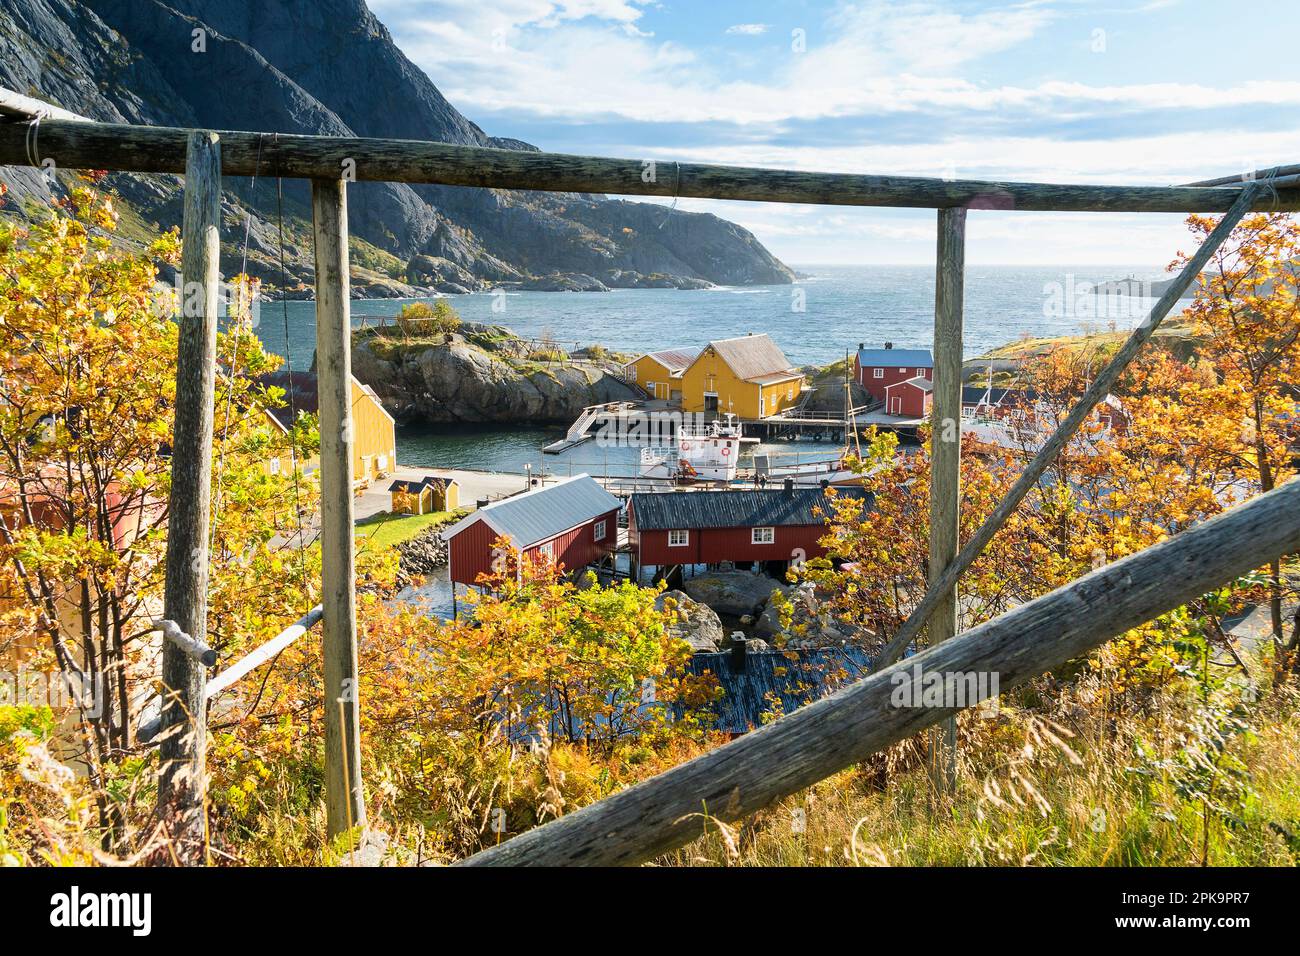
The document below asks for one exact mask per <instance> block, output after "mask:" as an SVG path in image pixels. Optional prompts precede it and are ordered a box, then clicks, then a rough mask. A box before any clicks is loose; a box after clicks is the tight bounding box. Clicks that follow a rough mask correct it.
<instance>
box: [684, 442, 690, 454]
mask: <svg viewBox="0 0 1300 956" xmlns="http://www.w3.org/2000/svg"><path fill="white" fill-rule="evenodd" d="M690 450H691V443H690V442H688V441H684V442H682V451H683V452H687V451H690Z"/></svg>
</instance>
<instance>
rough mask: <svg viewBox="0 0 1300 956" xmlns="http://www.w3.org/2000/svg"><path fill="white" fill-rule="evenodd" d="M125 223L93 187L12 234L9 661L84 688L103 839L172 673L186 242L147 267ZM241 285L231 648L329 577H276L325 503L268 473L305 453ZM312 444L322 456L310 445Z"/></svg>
mask: <svg viewBox="0 0 1300 956" xmlns="http://www.w3.org/2000/svg"><path fill="white" fill-rule="evenodd" d="M116 222H117V216H116V212H115V210H114V208H113V205H112V201H111V199H110V198H108V197H106V196H103V195H100V194H98V193H96V192H95V191H94V190H93V189H90V188H86V187H84V186H82V187H78V188H74V189H73V190H71V191H70V193H69V197H68V199H67V200H66V201H65V202H64V204H63V205H62V206H61V207H60V208H58V209H56V210H54V211H53V212H52V214H51V215H49V216H47V217H45V218H43V219H40V220H39V221H37V222H35V223H33V224H32V225H30V226H28V227H24V226H19V225H15V224H12V223H8V222H4V223H0V354H3V356H4V358H3V363H4V364H3V368H0V574H3V575H4V576H5V590H6V591H7V592H8V593H9V595H10V601H9V602H8V609H7V613H6V614H5V615H4V617H3V619H2V621H0V623H2V625H3V631H0V652H4V651H5V650H6V645H8V653H9V654H11V655H14V656H18V655H23V656H30V657H31V658H32V659H31V660H30V665H31V666H33V667H38V668H41V667H49V668H53V669H54V670H56V671H57V672H59V673H61V674H63V675H70V676H71V678H72V680H73V681H74V683H75V684H76V685H77V686H78V687H79V688H81V689H82V690H83V691H84V692H85V693H84V696H81V697H80V698H79V699H78V701H77V703H78V705H79V708H80V709H79V713H78V715H77V723H79V725H80V726H81V728H82V729H83V731H84V733H83V734H82V735H81V736H82V741H81V746H80V748H79V749H78V751H77V752H76V753H75V754H71V755H69V756H73V757H75V759H76V760H77V761H78V762H79V763H80V764H82V765H83V766H84V767H85V769H86V772H87V773H88V774H89V776H90V778H91V780H92V782H93V783H94V784H95V786H96V792H97V793H98V795H99V797H98V799H99V800H100V815H101V819H102V823H103V825H104V828H105V832H106V833H115V834H116V833H118V831H119V827H118V823H119V822H120V821H119V813H118V810H117V808H116V807H115V806H114V805H113V801H112V800H111V799H110V798H109V797H108V796H107V791H106V789H105V787H104V784H105V783H106V781H107V777H108V776H109V775H111V774H112V773H113V767H114V766H115V765H116V764H118V763H120V762H121V761H122V760H123V759H124V758H126V757H128V756H129V755H131V754H132V753H133V752H134V749H135V745H134V743H133V739H132V734H133V728H134V724H135V720H136V718H137V716H138V714H139V712H140V709H141V707H142V705H143V704H144V702H145V701H146V699H147V698H148V696H149V695H150V691H151V688H152V685H153V682H154V680H155V678H156V676H157V675H156V662H155V660H154V656H153V654H154V651H153V650H152V648H154V647H156V643H155V642H156V634H155V633H154V632H153V625H152V619H153V618H154V617H155V616H157V615H158V614H159V613H160V609H161V592H162V583H163V578H164V575H165V571H166V569H165V568H164V567H163V562H162V559H163V556H164V555H165V550H166V529H167V517H168V514H169V511H170V508H171V507H173V506H174V503H173V502H171V501H170V500H169V493H170V487H169V486H170V445H169V443H170V441H171V436H172V419H173V409H174V406H175V400H176V398H175V362H176V349H177V330H176V326H175V324H174V322H173V321H172V315H173V313H174V309H175V296H174V295H173V294H172V291H171V290H169V289H167V288H166V287H162V286H159V285H158V284H157V273H158V265H159V264H167V265H170V266H173V267H174V266H175V265H176V264H177V262H178V259H179V243H178V239H177V236H176V234H175V232H174V231H173V232H169V233H166V234H164V235H162V236H161V237H159V238H158V239H157V240H156V241H154V242H153V243H151V244H150V245H149V246H148V247H147V248H145V249H143V250H140V251H134V250H131V249H128V248H124V247H123V246H121V245H119V244H115V242H114V233H115V229H116ZM236 289H237V290H242V292H238V293H237V294H236V295H235V296H234V297H233V301H234V303H235V313H236V314H235V316H234V317H233V318H232V320H231V321H230V322H229V323H228V328H227V330H226V331H224V332H223V333H222V334H221V336H220V342H219V362H220V367H219V369H218V374H217V381H218V388H217V402H216V409H215V420H216V442H215V455H216V461H215V462H214V467H213V474H214V476H215V477H214V486H215V487H214V490H213V497H212V500H213V511H214V521H213V530H212V533H213V540H214V547H213V568H212V575H211V578H212V590H213V598H212V608H213V612H212V613H213V623H212V625H211V630H210V633H211V634H213V635H214V637H215V640H216V642H217V643H218V646H224V645H227V644H230V645H233V646H237V645H238V644H239V642H240V641H241V639H242V638H243V636H244V635H246V634H248V633H250V632H252V631H255V630H256V627H257V625H258V624H259V623H260V622H264V621H265V622H266V623H267V625H268V626H269V624H270V622H271V621H274V620H275V619H276V614H277V613H278V614H279V616H280V618H281V619H282V617H283V615H284V613H285V605H286V603H287V602H294V601H296V602H298V603H301V599H300V596H301V594H302V593H304V592H305V590H306V588H307V586H308V581H309V580H310V578H311V575H312V570H311V568H310V567H309V564H308V562H305V561H298V562H293V563H289V562H285V563H283V564H282V565H278V564H277V562H278V561H280V559H279V558H278V557H277V556H276V555H275V554H274V553H273V552H275V551H278V548H277V547H276V546H275V544H274V542H275V541H276V540H277V538H279V537H280V536H281V534H282V532H287V531H288V530H289V529H291V528H292V527H293V526H294V525H295V524H296V521H297V518H298V513H299V512H298V509H299V507H300V506H301V507H305V508H310V507H311V502H312V498H311V489H310V487H306V488H304V487H303V476H300V475H295V476H290V475H274V474H272V473H271V469H269V468H268V467H267V461H268V460H269V458H270V457H272V456H278V455H281V454H288V453H289V449H288V448H287V447H286V446H287V445H288V444H289V439H288V438H286V436H285V435H284V433H283V431H282V430H281V429H279V428H278V427H277V426H275V425H274V424H273V423H272V422H271V421H270V419H269V417H268V415H267V409H269V408H271V407H274V406H275V405H276V404H277V403H278V401H279V398H278V396H276V395H274V394H272V393H269V392H267V391H266V390H264V389H261V388H260V387H258V386H256V385H255V384H254V382H253V379H254V377H255V376H256V375H257V374H259V373H260V372H262V371H268V370H270V369H272V368H273V367H274V366H275V365H276V364H278V361H279V360H278V359H276V358H274V357H272V356H268V355H267V354H266V353H265V352H264V351H263V350H262V347H261V345H260V343H259V342H258V341H257V339H256V337H255V336H254V335H253V332H252V329H251V327H250V324H249V321H248V314H247V309H246V306H247V304H248V302H249V301H250V299H251V296H252V295H253V294H254V291H255V290H253V289H252V287H251V286H249V285H248V284H247V283H243V282H240V283H236ZM241 303H242V305H241ZM301 425H302V427H303V428H304V429H307V430H309V429H310V428H312V427H313V426H312V423H311V422H308V421H304V422H303V423H301ZM297 438H298V440H300V441H301V442H302V444H303V445H304V446H305V447H307V448H310V445H311V442H312V441H313V438H312V437H311V436H310V435H309V434H301V433H300V434H298V435H297ZM295 483H297V485H298V487H297V490H298V492H300V493H299V494H295ZM304 496H305V497H304ZM180 506H182V507H183V506H184V503H180ZM74 713H77V711H74Z"/></svg>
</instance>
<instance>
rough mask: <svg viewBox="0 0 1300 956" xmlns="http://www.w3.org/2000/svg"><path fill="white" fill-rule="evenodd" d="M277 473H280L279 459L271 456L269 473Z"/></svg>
mask: <svg viewBox="0 0 1300 956" xmlns="http://www.w3.org/2000/svg"><path fill="white" fill-rule="evenodd" d="M279 473H280V459H279V458H272V459H271V474H273V475H278V474H279Z"/></svg>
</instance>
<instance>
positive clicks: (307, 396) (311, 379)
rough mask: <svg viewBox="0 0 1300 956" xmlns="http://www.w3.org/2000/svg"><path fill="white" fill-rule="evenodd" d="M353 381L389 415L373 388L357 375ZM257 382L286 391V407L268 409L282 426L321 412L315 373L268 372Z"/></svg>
mask: <svg viewBox="0 0 1300 956" xmlns="http://www.w3.org/2000/svg"><path fill="white" fill-rule="evenodd" d="M290 378H292V379H293V387H292V388H290V387H289V384H290V381H289V380H290ZM351 379H352V384H353V385H355V386H356V387H357V388H359V389H360V390H361V392H362V394H363V395H366V396H368V397H370V398H371V399H373V400H374V403H375V404H376V405H378V406H379V409H380V411H382V412H383V413H384V414H385V415H388V409H386V408H384V403H383V401H382V400H381V399H380V397H379V395H378V394H376V393H375V390H374V389H373V388H371V387H370V386H369V385H366V384H365V383H364V382H362V381H360V380H359V379H358V378H357V377H356V376H355V375H353V376H351ZM255 381H256V382H257V384H259V385H263V386H275V387H276V388H282V389H284V401H285V405H284V407H283V408H272V409H268V411H270V413H271V414H272V415H274V416H275V417H276V418H277V419H279V421H280V424H282V425H285V426H289V425H292V424H293V419H294V417H295V414H296V413H297V412H311V413H312V414H313V415H315V414H316V413H317V412H318V411H320V383H319V382H318V380H317V378H316V373H315V372H300V371H295V372H292V373H290V372H289V371H287V370H284V369H281V370H280V371H278V372H266V373H264V374H262V375H259V376H257V378H256V380H255ZM388 417H389V418H392V417H393V416H392V415H388Z"/></svg>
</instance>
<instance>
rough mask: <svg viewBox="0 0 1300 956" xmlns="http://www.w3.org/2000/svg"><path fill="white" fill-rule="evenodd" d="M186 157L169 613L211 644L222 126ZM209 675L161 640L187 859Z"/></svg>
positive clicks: (167, 732) (200, 778) (192, 851)
mask: <svg viewBox="0 0 1300 956" xmlns="http://www.w3.org/2000/svg"><path fill="white" fill-rule="evenodd" d="M187 154H188V159H187V161H186V170H185V204H184V211H183V213H182V225H181V239H182V243H183V245H182V252H181V273H182V276H183V285H182V289H181V291H182V295H181V297H180V316H179V325H180V334H179V348H178V351H177V356H176V418H175V424H174V431H173V435H172V482H171V507H170V510H169V512H168V516H167V580H166V585H165V589H164V597H163V615H162V616H163V617H164V618H166V619H167V620H169V621H173V622H175V625H176V627H178V628H179V629H180V630H181V631H183V632H184V633H185V634H186V635H188V636H189V637H190V639H191V640H193V641H196V642H198V643H199V644H206V643H207V618H208V596H207V595H208V522H209V491H210V485H211V478H212V417H213V406H214V403H215V401H216V399H215V392H214V389H215V375H216V362H217V294H218V291H219V282H220V273H219V272H218V269H217V266H218V259H219V256H220V252H221V248H220V232H219V228H220V224H221V141H220V139H219V138H218V137H217V135H216V134H215V133H211V132H200V131H195V132H192V133H190V134H189V145H188V148H187ZM206 682H207V668H206V667H205V666H203V664H202V663H201V662H199V661H196V660H194V659H193V658H192V657H191V656H190V655H189V654H188V653H186V651H185V649H184V648H183V647H181V646H180V645H178V644H177V643H176V642H174V641H170V640H166V641H164V642H163V651H162V684H163V703H162V714H161V720H160V727H161V731H160V733H161V737H162V740H161V745H160V749H159V774H158V807H159V811H160V814H161V815H162V816H163V818H164V819H168V820H170V821H173V828H172V831H171V833H170V836H171V837H172V839H173V842H174V847H175V852H176V854H177V857H178V858H179V859H180V860H181V861H182V862H185V863H197V862H201V860H202V858H203V851H204V843H205V829H206V828H205V826H204V819H203V799H204V792H205V789H206V785H207V776H206V772H205V769H204V750H205V747H206V745H207V730H206V713H207V708H206V705H205V700H206V691H205V684H206Z"/></svg>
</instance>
